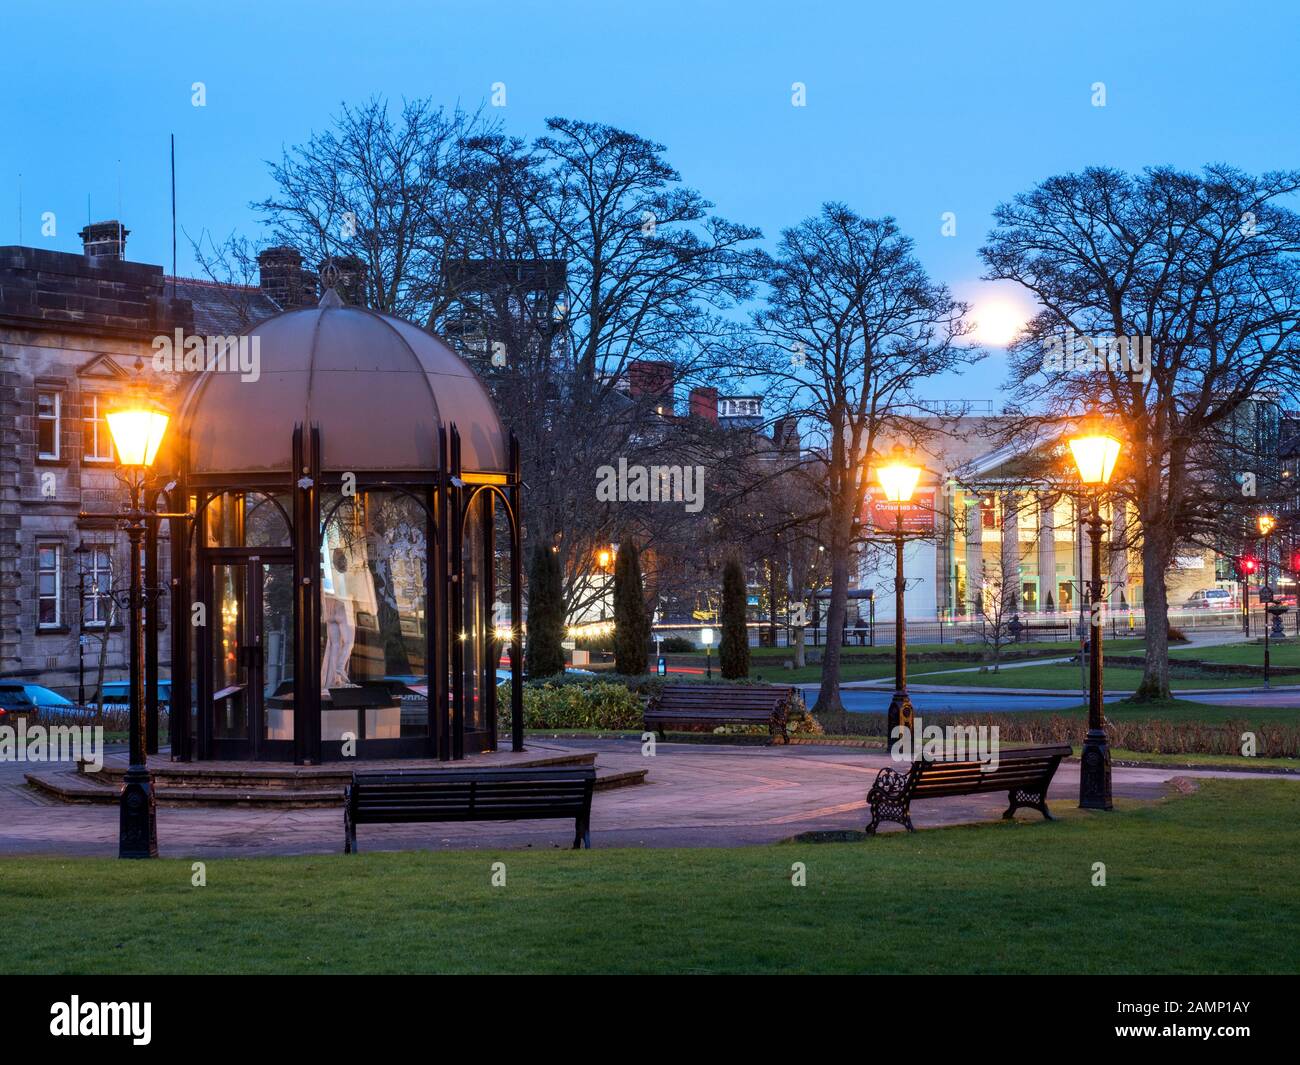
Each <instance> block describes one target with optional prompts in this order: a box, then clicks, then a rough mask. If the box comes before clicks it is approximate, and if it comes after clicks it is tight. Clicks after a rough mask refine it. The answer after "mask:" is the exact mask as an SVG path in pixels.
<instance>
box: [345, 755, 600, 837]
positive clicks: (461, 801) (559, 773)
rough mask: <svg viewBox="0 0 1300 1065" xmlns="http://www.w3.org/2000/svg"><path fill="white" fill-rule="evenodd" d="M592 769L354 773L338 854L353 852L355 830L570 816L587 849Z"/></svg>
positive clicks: (587, 767)
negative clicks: (401, 825) (404, 825)
mask: <svg viewBox="0 0 1300 1065" xmlns="http://www.w3.org/2000/svg"><path fill="white" fill-rule="evenodd" d="M595 784H596V767H595V766H590V765H578V766H545V767H540V768H535V769H425V770H394V771H392V772H388V773H383V772H376V773H353V774H352V783H351V784H349V785H348V787H347V788H346V790H345V791H344V799H343V835H344V839H343V853H344V854H354V853H356V851H357V825H380V824H398V823H406V824H410V823H419V822H434V821H532V820H540V819H545V818H570V817H571V818H573V822H574V836H573V849H574V850H578V849H579V848H580V847H582V846H583V845H584V844H585V845H586V846H587V848H588V849H589V850H590V848H591V792H592V789H593V788H594V787H595Z"/></svg>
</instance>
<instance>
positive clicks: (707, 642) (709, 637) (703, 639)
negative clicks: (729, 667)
mask: <svg viewBox="0 0 1300 1065" xmlns="http://www.w3.org/2000/svg"><path fill="white" fill-rule="evenodd" d="M700 643H702V644H704V670H705V679H706V680H712V679H713V659H712V658H710V657H709V655H710V652H711V651H712V649H713V630H712V629H700Z"/></svg>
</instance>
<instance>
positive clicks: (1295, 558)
mask: <svg viewBox="0 0 1300 1065" xmlns="http://www.w3.org/2000/svg"><path fill="white" fill-rule="evenodd" d="M1291 572H1292V573H1300V551H1297V552H1296V553H1295V554H1293V555H1292V556H1291Z"/></svg>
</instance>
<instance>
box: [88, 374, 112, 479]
mask: <svg viewBox="0 0 1300 1065" xmlns="http://www.w3.org/2000/svg"><path fill="white" fill-rule="evenodd" d="M104 398H106V397H105V396H104V394H103V393H101V392H83V393H82V397H81V461H82V462H85V463H88V464H90V465H92V466H111V465H112V464H113V463H114V462H116V461H117V454H116V452H115V450H114V447H113V434H112V433H111V432H109V429H108V421H107V419H105V417H104V411H103V410H102V409H101V408H100V403H99V401H100V400H101V399H104ZM87 408H89V409H91V410H93V411H94V412H95V414H94V417H90V416H89V415H88V414H87V413H86V411H87ZM92 426H93V427H94V430H93V431H94V440H95V450H94V451H92V450H91V449H90V448H89V447H87V445H86V438H87V436H88V435H89V434H90V432H91V427H92ZM101 439H102V442H103V443H104V444H106V445H107V447H108V454H107V455H101V454H100V453H99V448H100V446H101Z"/></svg>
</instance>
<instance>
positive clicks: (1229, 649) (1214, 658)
mask: <svg viewBox="0 0 1300 1065" xmlns="http://www.w3.org/2000/svg"><path fill="white" fill-rule="evenodd" d="M1169 658H1170V661H1175V662H1176V661H1178V660H1179V659H1182V658H1195V659H1199V660H1200V661H1202V662H1218V663H1222V664H1224V665H1233V666H1240V665H1251V666H1262V665H1263V664H1264V641H1263V640H1260V641H1258V642H1252V643H1228V644H1223V645H1222V646H1218V647H1180V648H1178V649H1177V650H1176V651H1170V652H1169ZM1268 660H1269V664H1270V665H1272V666H1293V667H1297V668H1300V640H1296V639H1295V638H1294V637H1288V638H1287V639H1285V640H1271V641H1270V642H1269V651H1268Z"/></svg>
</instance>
